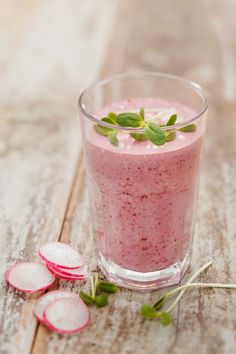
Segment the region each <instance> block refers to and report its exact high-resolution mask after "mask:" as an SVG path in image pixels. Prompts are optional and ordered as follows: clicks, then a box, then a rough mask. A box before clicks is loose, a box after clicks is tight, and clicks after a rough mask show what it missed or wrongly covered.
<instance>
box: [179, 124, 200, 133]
mask: <svg viewBox="0 0 236 354" xmlns="http://www.w3.org/2000/svg"><path fill="white" fill-rule="evenodd" d="M179 130H181V132H185V133H192V132H195V131H196V130H197V126H196V124H189V125H186V127H183V128H180V129H179Z"/></svg>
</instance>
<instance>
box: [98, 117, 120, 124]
mask: <svg viewBox="0 0 236 354" xmlns="http://www.w3.org/2000/svg"><path fill="white" fill-rule="evenodd" d="M101 120H102V121H103V122H106V123H109V124H113V125H117V124H116V121H115V120H114V119H112V118H110V117H104V118H102V119H101Z"/></svg>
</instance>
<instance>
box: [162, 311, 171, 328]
mask: <svg viewBox="0 0 236 354" xmlns="http://www.w3.org/2000/svg"><path fill="white" fill-rule="evenodd" d="M160 320H161V323H162V324H163V325H164V326H168V325H169V324H170V323H171V315H170V313H169V312H162V313H161V315H160Z"/></svg>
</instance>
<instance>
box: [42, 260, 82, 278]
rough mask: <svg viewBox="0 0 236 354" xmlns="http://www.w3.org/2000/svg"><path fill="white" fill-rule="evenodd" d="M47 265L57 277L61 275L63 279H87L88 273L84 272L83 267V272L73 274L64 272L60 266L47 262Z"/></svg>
mask: <svg viewBox="0 0 236 354" xmlns="http://www.w3.org/2000/svg"><path fill="white" fill-rule="evenodd" d="M47 267H48V270H49V271H50V272H51V273H52V274H53V275H55V276H56V277H59V278H61V279H65V280H84V279H86V275H87V273H85V272H83V270H82V269H81V268H80V269H81V274H73V273H71V274H70V275H69V274H64V273H63V272H62V271H61V269H60V268H58V267H55V266H52V265H51V264H49V263H47Z"/></svg>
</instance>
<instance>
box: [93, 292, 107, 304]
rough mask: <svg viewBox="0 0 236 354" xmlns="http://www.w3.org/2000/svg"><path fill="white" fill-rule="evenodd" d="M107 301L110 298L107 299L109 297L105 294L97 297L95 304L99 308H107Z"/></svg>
mask: <svg viewBox="0 0 236 354" xmlns="http://www.w3.org/2000/svg"><path fill="white" fill-rule="evenodd" d="M107 300H108V298H107V295H105V294H102V295H97V296H95V298H94V302H95V304H96V305H97V306H98V307H103V306H106V304H107Z"/></svg>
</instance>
